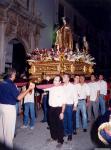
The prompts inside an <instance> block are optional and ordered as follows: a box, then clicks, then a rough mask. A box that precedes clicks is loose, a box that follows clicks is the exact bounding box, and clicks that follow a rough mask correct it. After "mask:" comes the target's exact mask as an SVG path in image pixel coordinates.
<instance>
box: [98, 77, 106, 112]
mask: <svg viewBox="0 0 111 150" xmlns="http://www.w3.org/2000/svg"><path fill="white" fill-rule="evenodd" d="M98 84H99V88H100V96H99V105H100V112H101V115H103V114H104V113H105V111H106V108H105V95H106V94H107V82H106V81H104V80H103V75H99V81H98Z"/></svg>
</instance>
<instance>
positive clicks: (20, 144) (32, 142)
mask: <svg viewBox="0 0 111 150" xmlns="http://www.w3.org/2000/svg"><path fill="white" fill-rule="evenodd" d="M41 119H42V111H39V112H38V118H37V120H36V124H35V128H34V129H33V130H31V129H30V128H27V129H21V128H20V126H21V125H22V120H23V118H22V117H21V116H19V117H18V118H17V125H16V137H15V139H14V147H17V148H18V149H19V150H57V148H56V145H57V143H56V142H51V143H47V139H48V138H50V133H49V130H48V129H47V123H41V122H40V120H41ZM89 131H90V128H89V129H88V132H85V133H84V132H83V131H82V129H80V130H79V131H78V134H77V135H73V139H72V141H71V142H67V139H64V140H65V142H64V144H63V146H62V147H61V148H60V149H61V150H94V147H95V146H94V144H93V143H92V142H91V139H90V132H89Z"/></svg>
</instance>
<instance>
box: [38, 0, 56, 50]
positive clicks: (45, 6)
mask: <svg viewBox="0 0 111 150" xmlns="http://www.w3.org/2000/svg"><path fill="white" fill-rule="evenodd" d="M55 3H56V0H38V1H37V13H38V14H40V18H41V20H42V22H43V23H44V24H46V27H45V28H44V29H42V30H41V32H40V40H39V45H38V48H51V47H52V33H53V26H54V24H55V22H56V5H55Z"/></svg>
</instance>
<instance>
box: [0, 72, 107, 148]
mask: <svg viewBox="0 0 111 150" xmlns="http://www.w3.org/2000/svg"><path fill="white" fill-rule="evenodd" d="M15 77H16V71H15V70H14V69H10V70H9V72H8V78H6V79H5V80H4V81H2V82H1V83H0V129H1V132H0V142H1V143H3V144H5V145H7V146H9V147H11V148H12V147H13V138H14V133H15V125H16V103H17V101H18V100H19V101H23V105H24V114H23V125H22V126H21V128H27V127H28V119H29V118H30V124H29V126H30V129H34V126H35V107H34V95H35V93H36V96H41V101H39V102H40V103H42V108H43V120H42V121H41V122H42V123H44V122H47V123H48V126H49V129H50V135H51V137H50V138H49V139H47V142H52V141H57V147H58V148H60V147H62V145H63V143H64V137H67V141H71V140H72V136H73V134H74V135H76V134H78V129H79V128H80V126H81V125H80V124H81V120H82V128H83V132H87V129H88V123H89V122H92V120H93V121H94V120H96V119H97V118H98V116H103V115H104V114H105V113H106V104H105V96H106V95H107V82H106V81H105V80H104V79H103V75H99V80H97V79H96V76H95V75H94V74H92V75H91V76H90V81H86V80H85V76H84V75H75V76H74V78H73V80H72V81H71V80H70V79H71V78H70V75H69V74H68V73H64V75H62V77H61V76H60V75H56V76H55V77H54V79H53V83H52V80H51V82H50V79H49V78H48V77H47V78H46V79H45V80H44V81H42V83H43V84H45V85H36V86H35V84H34V83H28V85H27V86H26V87H25V88H22V91H21V93H20V92H19V90H18V89H17V87H16V85H15V84H14V80H15ZM50 83H52V84H50ZM34 89H35V90H34ZM35 91H36V92H35ZM23 99H24V100H23ZM29 112H30V116H29Z"/></svg>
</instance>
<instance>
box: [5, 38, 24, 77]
mask: <svg viewBox="0 0 111 150" xmlns="http://www.w3.org/2000/svg"><path fill="white" fill-rule="evenodd" d="M5 64H6V65H5V66H6V67H5V69H6V70H7V69H8V68H10V67H13V68H15V69H16V71H17V74H18V75H20V74H22V73H24V72H25V69H26V51H25V48H24V45H23V44H22V43H21V42H20V41H19V40H18V39H13V40H11V41H10V42H9V43H8V47H7V50H6V63H5Z"/></svg>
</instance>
